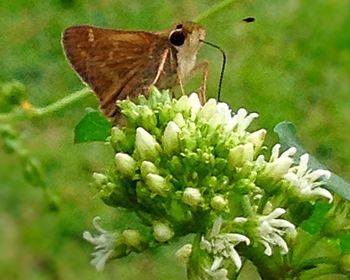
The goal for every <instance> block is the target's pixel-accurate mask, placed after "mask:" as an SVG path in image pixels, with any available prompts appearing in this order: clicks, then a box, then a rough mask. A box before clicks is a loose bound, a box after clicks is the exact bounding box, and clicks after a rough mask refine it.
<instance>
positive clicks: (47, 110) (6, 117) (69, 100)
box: [0, 88, 91, 123]
mask: <svg viewBox="0 0 350 280" xmlns="http://www.w3.org/2000/svg"><path fill="white" fill-rule="evenodd" d="M90 94H91V90H90V89H88V88H83V89H81V90H78V91H75V92H73V93H72V94H70V95H68V96H66V97H63V98H62V99H60V100H58V101H56V102H54V103H52V104H50V105H47V106H46V107H42V108H33V109H31V110H28V111H24V110H19V111H14V112H11V113H2V114H0V123H1V122H3V123H4V122H10V121H21V120H28V119H33V118H40V117H43V116H46V115H49V114H52V113H54V112H57V111H59V110H62V109H64V108H65V107H67V106H69V105H70V104H73V103H74V102H77V101H79V100H81V99H83V98H85V97H87V96H89V95H90Z"/></svg>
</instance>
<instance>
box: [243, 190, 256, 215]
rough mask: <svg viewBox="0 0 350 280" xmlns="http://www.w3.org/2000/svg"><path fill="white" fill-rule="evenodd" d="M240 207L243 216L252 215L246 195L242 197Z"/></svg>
mask: <svg viewBox="0 0 350 280" xmlns="http://www.w3.org/2000/svg"><path fill="white" fill-rule="evenodd" d="M241 205H242V208H243V212H244V214H245V216H247V217H251V216H253V215H254V212H253V208H252V205H251V203H250V200H249V196H248V195H244V196H243V197H242V201H241Z"/></svg>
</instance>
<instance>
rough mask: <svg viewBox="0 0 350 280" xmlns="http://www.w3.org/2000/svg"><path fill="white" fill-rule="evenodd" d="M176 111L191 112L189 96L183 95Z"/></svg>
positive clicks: (175, 106)
mask: <svg viewBox="0 0 350 280" xmlns="http://www.w3.org/2000/svg"><path fill="white" fill-rule="evenodd" d="M174 109H175V111H176V112H189V111H190V109H191V104H190V102H189V100H188V96H187V95H183V96H181V97H180V99H179V100H177V102H176V103H175V105H174Z"/></svg>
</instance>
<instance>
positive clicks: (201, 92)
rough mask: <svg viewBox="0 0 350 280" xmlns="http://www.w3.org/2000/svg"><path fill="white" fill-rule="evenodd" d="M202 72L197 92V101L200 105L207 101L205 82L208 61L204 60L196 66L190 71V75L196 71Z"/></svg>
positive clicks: (206, 79)
mask: <svg viewBox="0 0 350 280" xmlns="http://www.w3.org/2000/svg"><path fill="white" fill-rule="evenodd" d="M198 70H199V71H203V76H202V84H201V86H200V88H199V90H198V95H199V100H200V102H201V104H204V103H205V102H206V101H207V97H206V94H205V93H206V90H207V81H208V61H206V60H204V61H202V62H201V63H199V64H197V65H196V66H195V67H194V68H193V69H192V71H191V75H193V74H194V72H196V71H198Z"/></svg>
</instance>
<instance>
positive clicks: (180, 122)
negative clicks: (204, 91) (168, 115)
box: [173, 113, 186, 128]
mask: <svg viewBox="0 0 350 280" xmlns="http://www.w3.org/2000/svg"><path fill="white" fill-rule="evenodd" d="M173 122H174V123H176V124H177V126H178V127H180V128H181V127H183V126H185V124H186V122H185V119H184V116H183V115H182V114H181V113H177V114H176V115H175V118H174V119H173Z"/></svg>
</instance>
